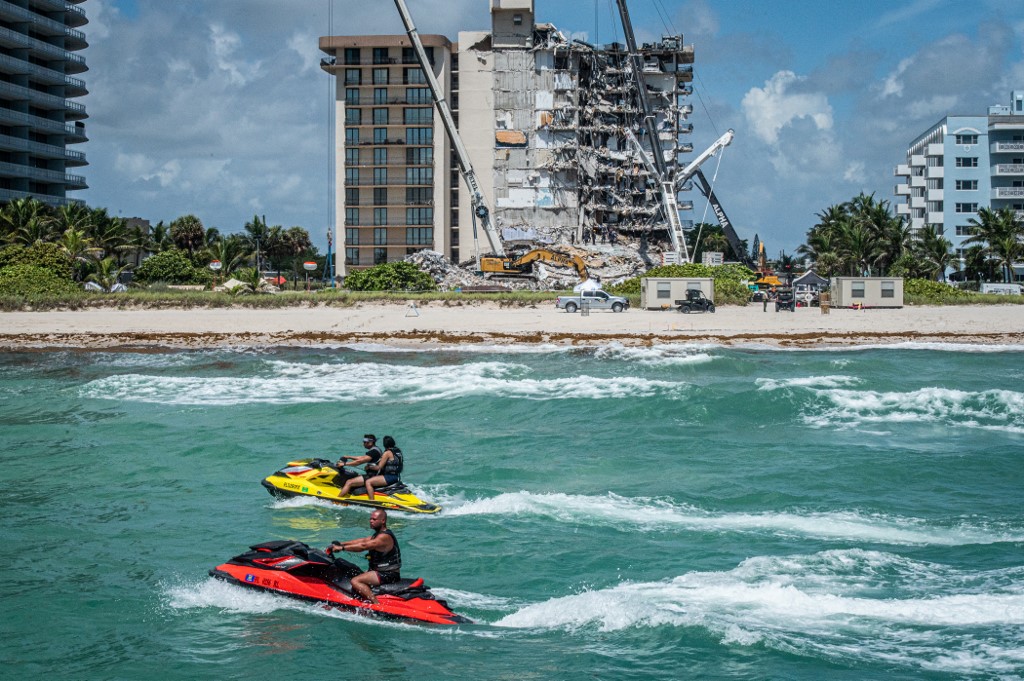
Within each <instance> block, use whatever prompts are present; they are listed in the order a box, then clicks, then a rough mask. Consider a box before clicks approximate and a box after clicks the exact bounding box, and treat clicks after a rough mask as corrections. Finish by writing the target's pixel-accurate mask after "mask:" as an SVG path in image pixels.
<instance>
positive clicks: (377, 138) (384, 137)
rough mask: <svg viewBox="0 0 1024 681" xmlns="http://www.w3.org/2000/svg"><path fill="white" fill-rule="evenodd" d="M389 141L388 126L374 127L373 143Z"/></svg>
mask: <svg viewBox="0 0 1024 681" xmlns="http://www.w3.org/2000/svg"><path fill="white" fill-rule="evenodd" d="M387 141H388V129H387V128H374V129H373V143H374V144H384V143H385V142H387Z"/></svg>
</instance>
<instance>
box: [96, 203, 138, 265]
mask: <svg viewBox="0 0 1024 681" xmlns="http://www.w3.org/2000/svg"><path fill="white" fill-rule="evenodd" d="M87 236H88V237H89V238H90V239H91V240H92V242H93V244H95V245H96V247H97V248H99V249H101V250H102V252H103V255H102V257H104V258H105V257H107V256H108V255H114V254H118V255H120V253H119V248H120V247H121V246H123V245H124V244H125V243H126V242H128V241H129V232H128V221H127V220H125V219H124V218H118V217H111V216H110V215H109V214H107V209H106V208H94V209H93V210H92V211H91V212H90V215H89V227H88V231H87Z"/></svg>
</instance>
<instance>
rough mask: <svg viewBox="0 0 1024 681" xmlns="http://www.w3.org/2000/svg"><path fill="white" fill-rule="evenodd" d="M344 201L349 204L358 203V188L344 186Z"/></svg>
mask: <svg viewBox="0 0 1024 681" xmlns="http://www.w3.org/2000/svg"><path fill="white" fill-rule="evenodd" d="M345 203H346V204H348V205H349V206H358V205H359V190H358V189H353V188H352V187H345Z"/></svg>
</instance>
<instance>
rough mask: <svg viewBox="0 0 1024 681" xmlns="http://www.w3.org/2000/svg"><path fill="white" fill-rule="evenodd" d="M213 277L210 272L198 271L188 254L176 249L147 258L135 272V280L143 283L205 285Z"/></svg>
mask: <svg viewBox="0 0 1024 681" xmlns="http://www.w3.org/2000/svg"><path fill="white" fill-rule="evenodd" d="M211 276H212V275H211V274H210V273H209V272H207V271H205V270H200V269H197V268H196V267H195V266H194V265H193V264H192V261H191V260H189V257H188V254H187V253H185V251H180V250H178V249H176V248H172V249H170V250H166V251H161V252H160V253H157V254H156V255H153V256H150V257H148V258H146V259H145V260H143V261H142V264H141V265H139V267H138V268H136V270H135V280H136V281H139V282H141V283H148V282H151V281H163V282H167V283H169V284H205V283H207V282H208V281H210V278H211Z"/></svg>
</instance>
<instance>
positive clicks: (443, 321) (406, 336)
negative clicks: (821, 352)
mask: <svg viewBox="0 0 1024 681" xmlns="http://www.w3.org/2000/svg"><path fill="white" fill-rule="evenodd" d="M908 341H909V342H922V343H967V344H993V345H1007V344H1010V345H1016V344H1022V345H1024V305H965V306H906V307H903V308H899V309H865V310H855V309H835V308H833V309H831V310H830V311H829V313H828V314H822V312H821V310H819V309H818V308H816V307H810V308H803V307H801V308H797V310H796V311H795V312H775V311H774V310H773V309H772V308H771V307H769V309H768V311H767V312H766V311H764V310H763V309H762V306H761V304H751V305H747V306H745V307H740V306H723V307H719V308H718V311H717V312H715V313H694V314H688V315H686V314H681V313H679V312H678V311H676V310H674V309H672V310H640V309H630V310H627V311H626V312H622V313H614V312H610V311H592V312H590V314H589V315H583V314H581V313H579V312H577V313H574V314H569V313H566V312H563V311H561V310H556V309H555V306H554V303H553V302H552V303H551V304H538V305H536V306H514V305H511V306H510V305H502V304H501V303H495V302H485V301H466V302H465V303H462V302H461V301H459V302H455V303H453V302H451V301H429V302H417V303H415V304H413V303H405V304H398V303H372V302H371V303H359V304H356V305H354V306H352V307H339V306H308V307H289V308H271V309H252V308H244V307H236V308H202V309H115V308H88V309H83V310H75V311H44V312H2V313H0V349H40V348H62V347H63V348H81V349H112V348H121V349H145V348H159V347H170V348H189V347H193V348H194V347H224V346H271V345H272V346H304V345H305V346H312V345H317V346H322V345H333V344H349V343H384V344H391V345H400V346H419V345H423V344H425V343H431V344H433V343H482V344H506V343H548V344H568V345H584V346H586V345H601V344H605V343H609V342H618V343H622V344H626V345H651V344H662V343H694V342H708V343H719V344H725V345H757V344H769V345H777V346H778V345H782V346H787V347H794V346H795V347H803V346H805V347H820V346H839V347H841V346H849V345H864V344H887V343H895V342H908Z"/></svg>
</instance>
